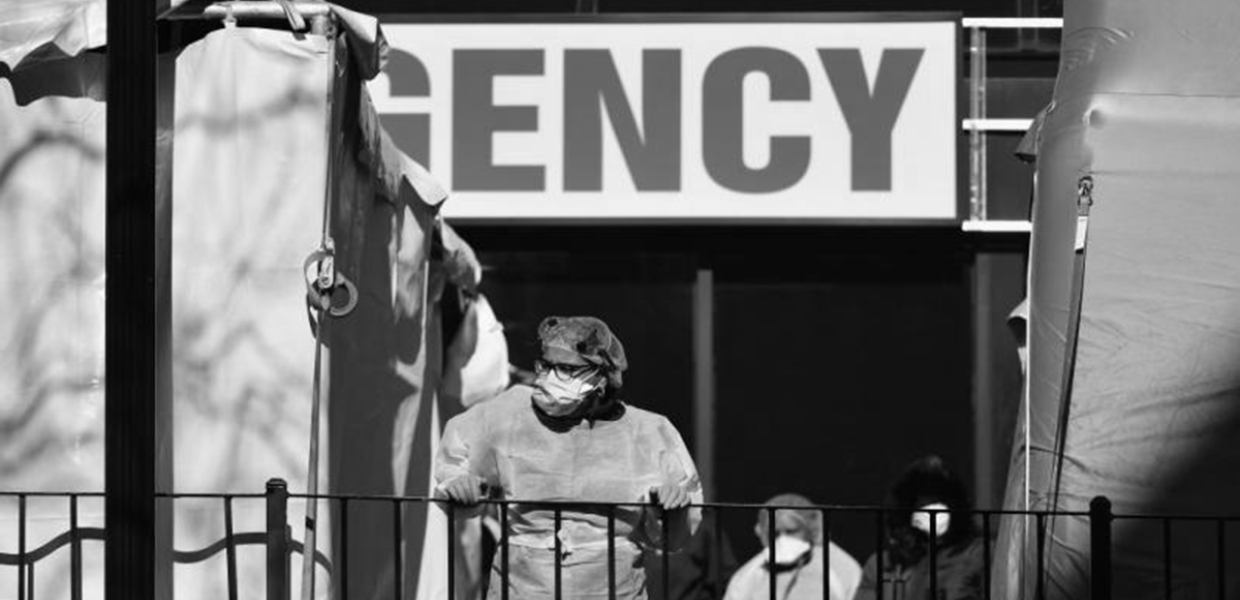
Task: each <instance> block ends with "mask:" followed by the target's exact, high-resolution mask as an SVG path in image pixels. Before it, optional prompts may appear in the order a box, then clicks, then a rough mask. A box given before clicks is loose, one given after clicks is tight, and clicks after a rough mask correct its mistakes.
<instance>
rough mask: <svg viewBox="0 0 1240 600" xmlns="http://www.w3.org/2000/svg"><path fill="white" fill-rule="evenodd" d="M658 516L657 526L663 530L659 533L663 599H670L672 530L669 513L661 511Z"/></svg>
mask: <svg viewBox="0 0 1240 600" xmlns="http://www.w3.org/2000/svg"><path fill="white" fill-rule="evenodd" d="M683 510H689V509H687V508H686V509H683ZM659 515H660V517H661V518H660V519H659V524H660V525H661V526H662V529H663V531H662V532H661V535H662V537H663V556H661V557H659V558H660V560H661V561H662V562H663V573H662V580H663V597H664V598H670V597H671V596H670V591H671V589H672V579H671V577H672V528H671V520H672V518H671V514H670V512H669V511H667V510H661V511H660V512H659Z"/></svg>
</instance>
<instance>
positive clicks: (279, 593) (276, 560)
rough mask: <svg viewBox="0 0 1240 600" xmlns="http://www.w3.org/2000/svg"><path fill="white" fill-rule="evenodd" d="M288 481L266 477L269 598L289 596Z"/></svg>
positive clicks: (275, 598) (275, 599) (277, 599)
mask: <svg viewBox="0 0 1240 600" xmlns="http://www.w3.org/2000/svg"><path fill="white" fill-rule="evenodd" d="M288 540H289V527H288V483H286V482H285V481H284V480H283V479H279V478H273V479H269V480H267V600H288V599H289V585H288V582H289V552H288Z"/></svg>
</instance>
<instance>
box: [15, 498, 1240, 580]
mask: <svg viewBox="0 0 1240 600" xmlns="http://www.w3.org/2000/svg"><path fill="white" fill-rule="evenodd" d="M2 497H10V498H13V497H15V498H16V500H17V513H18V514H17V517H18V518H17V530H18V531H17V552H15V553H3V552H0V567H14V568H16V569H17V594H16V598H17V599H18V600H35V598H36V595H35V593H36V589H35V585H34V582H35V568H36V565H37V564H38V563H40V561H43V560H45V559H48V558H49V557H51V556H53V555H55V554H56V553H57V552H59V551H60V550H62V549H64V548H66V547H68V551H69V554H70V568H69V571H70V582H69V590H70V596H71V598H72V599H73V600H80V599H81V598H82V597H83V561H82V544H83V542H84V541H87V540H94V541H101V540H103V539H104V538H105V536H106V531H105V530H104V528H102V527H83V526H81V524H80V522H79V504H80V500H81V499H82V498H102V497H103V494H102V493H34V492H0V498H2ZM49 497H52V498H67V499H68V512H69V515H68V521H69V529H68V530H67V531H64V532H62V533H60V534H58V535H55V536H54V537H52V538H51V539H49V540H47V541H46V542H44V543H42V544H40V545H39V546H37V547H35V548H27V530H28V527H27V521H28V517H29V515H28V507H27V503H28V500H29V499H31V498H49ZM161 497H162V498H167V499H170V500H178V499H193V498H197V499H211V500H218V501H219V502H221V503H222V507H223V520H224V535H223V537H222V538H220V539H218V540H216V541H214V542H212V543H210V544H209V545H207V546H206V547H203V548H200V549H197V550H190V551H178V550H174V551H173V556H172V559H173V561H174V562H175V563H179V564H188V563H199V562H203V561H206V560H208V559H211V558H213V557H215V556H217V555H219V554H220V553H221V552H223V553H224V559H225V570H226V577H227V591H228V596H227V597H228V599H229V600H238V598H239V594H240V590H239V589H238V588H239V586H238V573H239V571H238V559H237V548H238V547H240V546H246V545H261V546H265V550H266V553H265V554H266V598H267V599H268V600H288V599H289V598H290V592H291V590H292V585H291V584H292V580H291V573H292V570H291V560H292V556H293V555H294V554H303V555H304V554H305V548H304V547H303V545H302V542H301V541H299V540H297V539H295V538H294V537H293V535H292V527H290V526H289V514H288V513H289V501H290V499H308V498H311V497H313V498H316V499H319V500H324V501H326V502H327V503H328V504H329V509H330V508H331V505H332V504H335V505H336V507H337V508H338V509H339V510H335V511H332V514H333V515H335V517H336V521H335V522H334V523H333V529H334V534H335V535H337V536H339V537H338V539H339V540H349V539H350V538H349V527H350V523H349V514H350V510H349V507H350V505H356V504H358V503H362V502H365V503H367V504H371V505H373V504H375V503H378V504H380V505H384V504H386V505H387V506H388V507H389V510H391V518H392V520H393V521H392V522H393V524H394V526H393V527H392V528H391V532H392V533H391V536H392V537H391V540H390V542H391V545H392V552H393V555H392V556H394V557H395V564H398V565H399V564H402V562H401V558H402V552H403V546H404V544H405V542H406V541H407V540H405V539H404V538H403V536H404V535H405V533H404V531H405V529H404V527H402V523H401V519H402V513H403V512H404V511H403V509H404V507H406V506H407V505H409V504H421V505H425V504H427V503H437V504H439V505H440V506H441V507H442V508H443V509H444V510H445V512H446V516H447V522H448V523H449V527H452V524H453V523H454V522H455V517H456V514H457V511H458V510H460V508H459V507H458V506H457V505H455V504H452V503H448V502H445V501H442V500H439V499H433V498H425V497H408V496H383V495H356V494H354V495H349V494H321V495H315V496H310V495H306V494H293V493H290V492H289V491H288V488H287V485H286V484H285V483H284V481H282V480H279V479H273V480H271V481H269V482H268V484H267V489H266V492H265V493H263V494H162V495H161ZM239 499H254V500H256V499H263V500H264V501H265V505H266V525H265V529H264V530H263V531H248V532H237V531H236V530H235V527H234V518H233V517H234V503H235V501H237V500H239ZM483 504H486V505H490V507H492V510H493V511H494V513H493V514H494V516H495V517H496V519H497V520H498V526H499V531H500V532H501V533H500V539H499V540H497V544H496V546H495V548H494V552H493V559H494V560H496V564H497V565H498V570H499V572H500V573H499V582H498V583H499V587H500V590H499V593H498V594H499V598H501V599H502V600H507V598H508V596H509V589H510V581H509V568H508V567H509V564H510V560H509V558H510V557H509V550H510V545H511V544H510V539H509V531H510V528H509V524H510V517H511V515H510V512H511V511H512V510H513V508H514V507H519V510H529V509H531V508H536V509H539V510H543V511H550V512H551V515H552V522H553V524H554V525H553V527H554V529H553V535H552V536H551V538H552V540H553V542H549V543H553V544H554V548H553V549H554V550H555V552H554V553H553V554H554V596H555V598H557V599H559V598H571V597H573V595H572V591H571V590H566V589H564V579H563V576H562V572H563V569H564V564H563V556H564V552H563V550H564V548H563V547H562V544H563V543H564V542H563V540H562V539H561V536H560V533H561V531H562V527H563V525H564V515H565V513H573V512H574V511H576V512H581V511H588V512H589V513H590V514H592V515H596V516H597V515H603V516H604V517H605V519H606V528H607V537H606V539H607V563H608V568H607V584H608V589H609V591H610V592H611V597H613V598H614V597H615V593H616V586H617V573H616V565H617V560H616V556H617V554H616V539H617V538H616V531H617V518H618V516H617V513H618V512H619V511H621V510H625V509H627V510H629V511H632V510H635V509H640V510H651V511H655V512H656V513H657V512H658V509H657V507H656V506H654V505H653V504H650V503H588V502H586V503H583V502H525V501H522V502H510V501H500V500H484V501H483ZM695 506H698V507H700V508H702V509H705V510H707V511H709V513H708V514H709V517H710V518H711V519H713V522H712V523H711V525H712V526H713V527H714V528H715V530H716V531H719V530H720V529H721V524H720V520H719V519H720V516H721V514H723V513H724V512H727V511H748V512H749V513H750V514H751V515H752V514H755V513H759V511H765V519H766V525H767V531H771V532H773V531H777V529H778V528H777V524H776V518H777V511H783V510H796V511H811V512H816V513H817V514H818V515H819V527H820V533H821V535H820V537H821V539H822V540H824V542H823V545H824V546H825V545H826V541H828V540H831V539H832V529H833V527H834V525H835V522H836V521H837V519H839V518H840V517H841V515H854V516H855V515H862V516H864V515H865V514H866V513H869V514H871V515H873V527H874V543H875V545H876V547H878V548H882V547H883V546H884V541H885V540H884V536H885V524H886V519H887V518H888V517H889V515H890V514H891V513H892V511H895V510H901V511H902V512H904V513H907V512H908V509H893V508H890V507H881V506H827V505H813V506H777V505H765V504H741V503H722V502H714V503H705V504H702V505H695ZM380 510H382V509H380ZM924 512H928V513H930V514H931V517H930V518H931V521H932V522H933V521H934V520H936V519H937V518H938V517H937V516H936V515H938V514H940V513H945V512H948V511H942V510H924ZM971 512H972V513H973V514H974V515H975V516H976V517H977V519H978V520H979V521H980V523H978V524H979V526H980V535H981V539H982V552H983V564H984V565H985V568H983V569H982V576H983V578H984V581H983V586H982V589H983V592H982V593H983V595H984V597H985V598H987V599H989V598H990V596H991V581H990V577H991V568H990V566H991V561H992V560H993V559H994V558H995V556H994V553H993V548H992V546H993V543H994V536H993V533H994V532H995V524H996V522H997V520H998V519H999V518H1001V517H1002V516H1004V515H1025V516H1027V517H1030V518H1031V519H1032V520H1033V521H1034V526H1033V527H1032V530H1033V532H1035V541H1034V543H1035V545H1036V553H1037V560H1036V565H1037V569H1038V572H1037V573H1036V574H1035V577H1036V589H1035V591H1034V593H1033V595H1034V600H1040V599H1042V598H1045V597H1046V590H1045V589H1044V587H1043V580H1044V579H1045V577H1044V576H1043V575H1044V573H1043V569H1044V568H1045V565H1046V564H1047V563H1046V550H1047V548H1046V541H1047V540H1046V536H1047V531H1048V526H1047V525H1048V522H1049V520H1051V519H1054V518H1056V517H1071V518H1079V519H1086V520H1087V521H1088V525H1089V535H1090V560H1089V571H1090V572H1089V592H1088V593H1089V597H1090V598H1092V599H1093V600H1110V599H1111V598H1112V594H1113V576H1114V574H1113V570H1114V566H1113V564H1112V552H1111V550H1112V548H1111V545H1112V534H1113V531H1112V527H1113V524H1114V523H1115V522H1116V521H1117V520H1125V521H1126V520H1137V521H1142V522H1146V523H1147V524H1148V523H1160V524H1161V528H1160V531H1161V535H1162V537H1161V543H1162V556H1161V559H1162V580H1163V583H1162V585H1163V589H1162V590H1161V591H1162V596H1163V597H1164V598H1167V599H1170V598H1172V597H1173V581H1174V579H1173V575H1174V573H1173V565H1174V561H1173V552H1174V551H1173V536H1174V535H1175V531H1176V530H1175V527H1174V524H1175V523H1178V522H1181V521H1183V522H1193V523H1196V524H1197V525H1198V526H1200V525H1203V524H1204V525H1210V526H1213V527H1214V528H1215V535H1214V537H1215V540H1214V546H1215V547H1214V549H1213V550H1214V552H1215V554H1216V559H1217V564H1216V568H1217V577H1218V579H1217V581H1216V582H1215V586H1214V587H1216V588H1217V597H1218V598H1225V597H1226V596H1225V588H1226V578H1227V568H1226V538H1227V532H1226V527H1227V525H1228V524H1229V523H1237V522H1240V517H1219V516H1172V515H1116V514H1113V513H1112V511H1111V504H1110V502H1109V501H1108V500H1107V499H1106V498H1104V497H1101V496H1100V497H1096V498H1094V499H1093V501H1092V502H1091V503H1090V510H1089V512H1064V511H1060V512H1051V511H1002V510H975V511H971ZM630 514H631V512H630ZM759 514H760V513H759ZM669 522H670V520H669V519H659V525H658V526H659V527H660V529H661V531H660V534H661V535H660V536H659V539H660V540H661V543H662V547H661V548H658V549H656V551H657V553H658V555H659V560H660V561H661V566H662V569H661V574H660V580H659V581H657V582H651V584H652V585H657V586H660V587H661V588H662V590H663V591H664V595H663V597H667V594H666V591H667V590H668V586H669V577H670V573H671V571H672V569H671V564H670V560H671V558H670V557H671V556H672V553H671V552H669V551H668V547H667V544H668V543H669V539H670V537H671V535H670V534H671V532H670V531H669V526H670V525H669ZM935 531H936V528H935V527H933V526H931V527H930V532H931V533H930V536H929V552H928V553H927V555H928V560H929V561H930V562H929V569H928V573H929V579H930V580H929V585H928V586H927V588H928V589H927V590H926V591H927V592H929V591H930V590H935V589H937V588H938V585H937V583H938V582H937V577H938V569H937V568H936V565H935V561H936V560H937V556H936V554H937V553H936V552H935V550H936V546H937V544H939V543H940V540H939V539H938V536H937V535H936V534H935V533H934V532H935ZM445 538H446V544H447V547H446V548H444V552H445V555H446V558H447V561H446V562H447V569H446V570H447V575H448V576H447V577H446V583H447V594H446V595H447V597H448V598H454V597H455V596H456V586H457V583H456V577H455V573H456V566H457V565H456V561H457V560H458V558H457V553H456V544H457V539H456V537H455V536H454V535H452V534H451V530H450V533H449V535H447V536H445ZM375 543H376V544H380V543H383V542H381V541H376V542H375ZM348 548H349V544H348V543H342V544H338V546H337V551H338V555H337V556H336V563H335V564H333V562H332V561H330V560H329V559H328V558H327V556H325V555H324V554H323V553H322V552H320V551H317V550H316V551H315V552H314V561H315V563H316V564H317V565H318V566H319V567H321V568H322V569H323V572H324V573H326V574H327V576H328V577H334V578H338V581H337V582H336V584H337V585H336V586H335V589H336V590H337V591H338V597H339V598H340V600H348V598H349V596H348V594H349V589H350V588H349V575H350V565H349V554H348ZM547 549H548V550H550V549H552V548H547ZM767 552H769V554H768V557H767V558H768V561H769V562H770V564H774V563H775V562H776V556H775V545H774V544H769V545H768V548H767ZM875 556H876V561H877V565H876V567H877V568H876V569H875V572H877V573H884V572H885V569H884V565H883V564H882V561H883V560H884V554H883V553H881V552H879V553H877V554H876V555H875ZM486 560H487V561H488V564H484V565H481V570H480V571H479V572H480V573H487V572H488V570H489V569H490V564H489V563H490V560H492V557H489V556H488V557H486ZM823 560H824V563H823V569H822V571H823V574H822V576H823V582H822V588H823V594H824V598H826V597H827V596H828V590H829V589H830V584H829V580H828V579H829V575H830V565H829V562H828V561H829V553H825V552H824V557H823ZM484 577H485V576H484ZM767 579H768V581H769V582H770V583H769V594H770V596H769V597H770V598H778V597H779V594H778V592H777V590H776V578H775V577H768V578H767ZM881 579H882V578H881V577H880V582H879V584H878V585H877V586H876V587H875V589H874V594H875V597H876V598H878V600H898V599H896V598H891V597H890V596H891V595H895V594H892V593H891V592H888V591H886V590H884V588H885V587H886V586H885V585H884V584H883V583H882V582H881ZM406 583H407V582H404V581H402V574H401V569H399V568H397V569H395V570H394V581H393V582H392V584H393V587H394V589H393V595H394V597H396V598H403V597H404V594H405V592H406V589H405V588H406ZM885 595H887V596H888V597H886V598H885V597H884V596H885ZM902 595H903V594H902ZM0 596H7V594H5V593H2V592H0ZM905 597H908V596H905ZM933 598H934V596H932V599H933Z"/></svg>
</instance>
